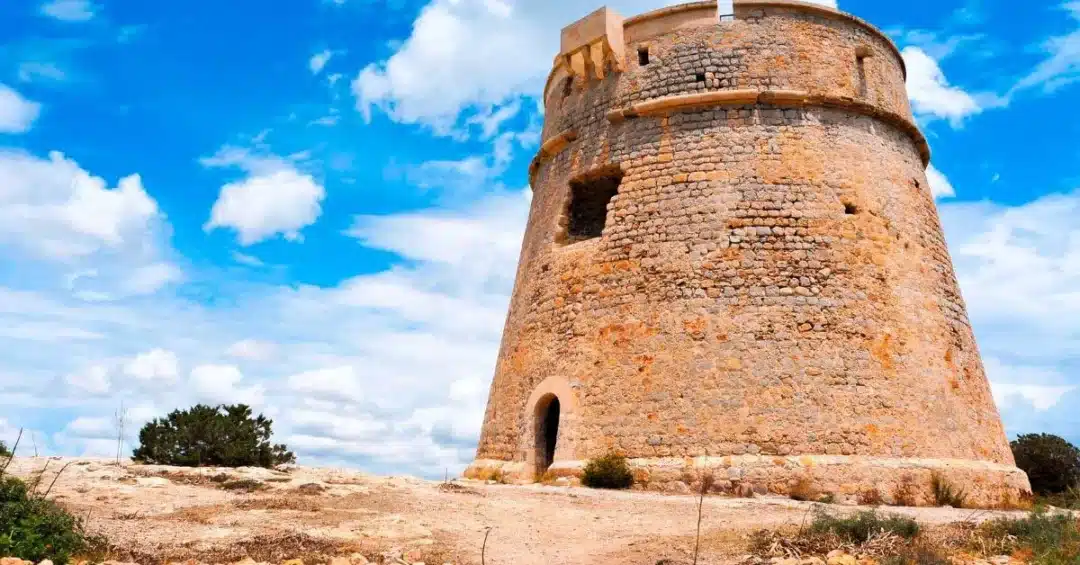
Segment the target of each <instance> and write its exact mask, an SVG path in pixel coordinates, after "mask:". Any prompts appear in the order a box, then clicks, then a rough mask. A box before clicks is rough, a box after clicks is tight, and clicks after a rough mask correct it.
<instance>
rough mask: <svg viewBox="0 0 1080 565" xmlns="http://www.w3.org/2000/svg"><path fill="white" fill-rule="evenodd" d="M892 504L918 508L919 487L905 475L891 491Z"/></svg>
mask: <svg viewBox="0 0 1080 565" xmlns="http://www.w3.org/2000/svg"><path fill="white" fill-rule="evenodd" d="M892 495H893V504H895V505H896V506H918V505H919V487H917V486H915V480H914V479H912V478H911V477H910V476H907V475H905V476H904V477H903V478H902V479H900V482H899V483H897V484H896V487H895V488H894V489H893V493H892Z"/></svg>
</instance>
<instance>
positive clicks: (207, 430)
mask: <svg viewBox="0 0 1080 565" xmlns="http://www.w3.org/2000/svg"><path fill="white" fill-rule="evenodd" d="M272 425H273V421H272V420H269V419H267V418H265V417H263V416H262V415H261V414H260V415H259V416H258V417H257V418H252V416H251V408H249V407H247V406H245V405H243V404H238V405H235V406H217V407H212V406H206V405H203V404H200V405H198V406H195V407H193V408H191V409H189V410H183V411H181V410H177V411H174V412H173V413H171V414H169V416H168V417H167V418H164V419H160V420H154V421H152V422H150V423H149V424H146V426H144V427H143V429H142V430H141V431H140V432H139V444H140V445H139V448H138V449H136V450H135V453H134V459H135V460H136V461H139V462H142V463H152V464H159V465H176V466H181V467H199V466H216V467H273V466H274V465H280V464H283V463H294V462H296V456H295V455H293V454H292V453H291V452H289V451H288V450H287V449H286V447H285V446H284V445H271V444H270V436H271V434H272V430H271V427H272Z"/></svg>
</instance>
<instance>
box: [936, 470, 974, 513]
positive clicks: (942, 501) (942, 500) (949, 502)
mask: <svg viewBox="0 0 1080 565" xmlns="http://www.w3.org/2000/svg"><path fill="white" fill-rule="evenodd" d="M930 486H931V487H932V488H933V490H934V502H936V503H937V505H938V506H952V507H953V508H963V507H964V502H966V501H967V495H966V494H964V489H957V488H956V487H954V486H953V485H952V484H950V483H949V482H948V481H946V480H945V477H942V476H941V475H940V474H938V473H934V474H933V475H931V476H930Z"/></svg>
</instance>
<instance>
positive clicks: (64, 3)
mask: <svg viewBox="0 0 1080 565" xmlns="http://www.w3.org/2000/svg"><path fill="white" fill-rule="evenodd" d="M97 10H98V8H97V6H95V5H94V3H93V2H90V0H52V1H51V2H46V3H45V4H42V5H41V13H42V14H44V15H46V16H49V17H51V18H55V19H57V20H60V21H64V22H85V21H89V20H92V19H94V16H95V14H96V13H97Z"/></svg>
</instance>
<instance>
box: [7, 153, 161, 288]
mask: <svg viewBox="0 0 1080 565" xmlns="http://www.w3.org/2000/svg"><path fill="white" fill-rule="evenodd" d="M168 233H169V226H168V224H167V223H166V219H165V217H164V215H163V214H162V213H161V212H160V210H159V209H158V206H157V202H156V201H155V200H154V199H153V198H152V197H151V196H150V195H149V194H148V193H147V191H146V189H145V188H144V186H143V183H142V179H141V178H140V176H139V175H138V174H132V175H129V176H126V177H124V178H121V179H120V180H119V181H118V182H117V183H116V186H115V187H112V188H110V187H109V183H107V182H106V181H105V180H104V179H102V178H101V177H98V176H95V175H93V174H92V173H90V172H89V171H87V170H85V169H83V168H82V167H81V166H79V164H78V163H76V162H75V161H74V160H72V159H70V158H68V157H66V156H64V155H63V154H61V153H59V152H52V153H49V155H48V156H46V157H39V156H36V155H32V154H30V153H26V152H25V151H22V150H15V149H4V148H0V251H3V252H5V253H7V254H9V256H10V257H14V258H23V259H33V260H36V261H39V262H41V263H43V264H48V265H51V270H52V271H53V272H52V273H50V274H49V276H54V277H56V278H57V279H60V278H62V279H63V280H64V281H65V282H64V284H65V285H67V286H68V287H69V290H71V291H73V292H75V293H77V294H79V295H80V296H82V297H83V298H85V299H88V300H110V299H112V298H115V297H116V296H120V295H140V294H150V293H153V292H156V291H157V290H159V289H160V288H162V287H164V286H166V285H168V284H170V283H173V282H176V281H178V280H180V279H181V278H182V273H181V271H180V269H179V267H177V266H175V265H174V264H173V263H172V262H171V261H170V260H169V259H168V257H167V255H168V254H167V252H166V251H165V240H166V239H167V237H168ZM58 271H67V272H66V273H65V274H63V275H60V274H59V273H58ZM26 274H27V275H29V274H31V272H30V271H27V273H26ZM32 274H34V275H35V276H44V275H45V273H43V272H33V273H32ZM104 289H109V290H108V291H107V292H106V291H105V290H104Z"/></svg>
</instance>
